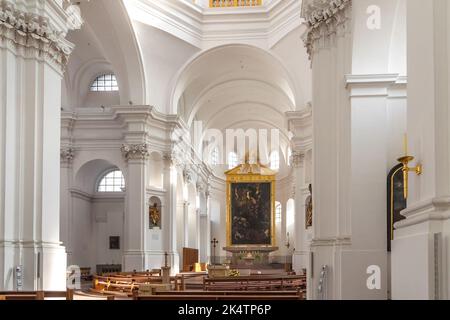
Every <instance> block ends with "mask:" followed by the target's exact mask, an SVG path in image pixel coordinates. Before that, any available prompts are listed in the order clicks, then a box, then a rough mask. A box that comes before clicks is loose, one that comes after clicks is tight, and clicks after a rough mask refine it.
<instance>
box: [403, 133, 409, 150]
mask: <svg viewBox="0 0 450 320" xmlns="http://www.w3.org/2000/svg"><path fill="white" fill-rule="evenodd" d="M403 150H405V156H407V155H408V134H406V133H405V135H404V137H403Z"/></svg>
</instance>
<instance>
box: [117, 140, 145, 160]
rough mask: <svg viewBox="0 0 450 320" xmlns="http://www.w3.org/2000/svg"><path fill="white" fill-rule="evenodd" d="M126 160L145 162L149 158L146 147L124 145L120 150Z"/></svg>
mask: <svg viewBox="0 0 450 320" xmlns="http://www.w3.org/2000/svg"><path fill="white" fill-rule="evenodd" d="M120 150H121V151H122V154H123V156H124V157H125V159H126V160H145V159H147V158H148V156H149V152H148V145H147V144H146V143H142V144H124V145H122V147H121V148H120Z"/></svg>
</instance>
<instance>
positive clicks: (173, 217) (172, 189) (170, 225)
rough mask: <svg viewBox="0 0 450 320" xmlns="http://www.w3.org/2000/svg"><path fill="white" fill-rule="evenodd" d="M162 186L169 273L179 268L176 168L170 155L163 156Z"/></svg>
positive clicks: (163, 221) (174, 272)
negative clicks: (165, 191)
mask: <svg viewBox="0 0 450 320" xmlns="http://www.w3.org/2000/svg"><path fill="white" fill-rule="evenodd" d="M164 170H165V171H164V186H165V189H166V190H167V205H166V208H165V210H164V213H163V220H162V224H163V225H162V229H163V236H164V248H165V250H166V251H167V253H168V254H169V263H170V266H171V274H172V275H175V274H177V273H178V272H179V270H180V258H179V253H178V250H177V169H176V165H175V163H174V159H173V158H172V156H171V155H166V156H165V169H164Z"/></svg>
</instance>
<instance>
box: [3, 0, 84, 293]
mask: <svg viewBox="0 0 450 320" xmlns="http://www.w3.org/2000/svg"><path fill="white" fill-rule="evenodd" d="M69 8H72V6H71V7H69ZM69 8H66V6H65V5H64V6H63V4H62V2H61V1H38V0H25V1H21V3H20V7H19V5H18V3H17V1H10V0H1V1H0V77H1V84H0V290H11V289H15V283H14V279H15V277H14V269H15V266H18V265H22V266H23V289H24V290H37V289H45V290H52V289H55V290H57V289H64V288H65V287H66V282H65V278H66V274H65V271H66V254H65V249H64V247H63V246H61V243H60V230H59V216H60V213H59V203H60V202H59V191H60V171H59V167H60V163H59V153H60V150H59V149H60V103H61V79H62V74H63V70H64V67H65V65H66V64H67V60H68V56H69V54H70V52H71V51H72V49H73V45H72V44H70V43H69V42H68V41H66V40H65V36H66V34H67V32H68V30H69V29H74V28H75V27H79V26H80V25H79V24H74V23H73V22H74V20H73V19H70V17H69V14H68V13H67V9H69ZM72 13H73V14H74V16H73V18H74V19H75V20H77V19H76V18H78V20H77V21H78V22H81V19H79V11H78V12H76V11H73V12H72ZM75 16H76V17H75ZM69 20H70V21H69Z"/></svg>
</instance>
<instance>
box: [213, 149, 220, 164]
mask: <svg viewBox="0 0 450 320" xmlns="http://www.w3.org/2000/svg"><path fill="white" fill-rule="evenodd" d="M218 164H219V148H217V147H215V148H214V149H212V151H211V165H213V166H217V165H218Z"/></svg>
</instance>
